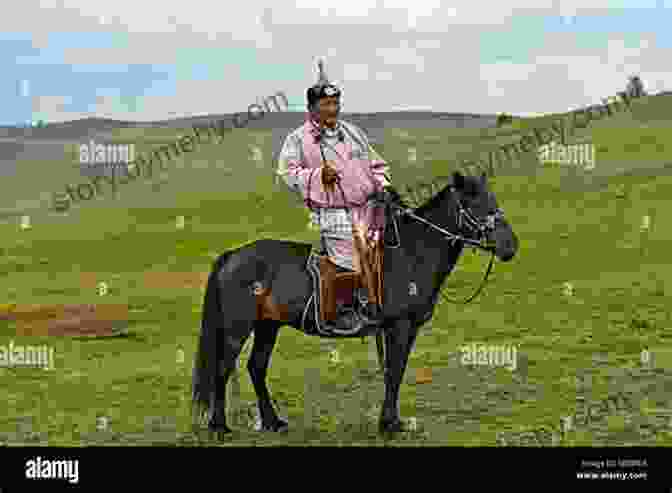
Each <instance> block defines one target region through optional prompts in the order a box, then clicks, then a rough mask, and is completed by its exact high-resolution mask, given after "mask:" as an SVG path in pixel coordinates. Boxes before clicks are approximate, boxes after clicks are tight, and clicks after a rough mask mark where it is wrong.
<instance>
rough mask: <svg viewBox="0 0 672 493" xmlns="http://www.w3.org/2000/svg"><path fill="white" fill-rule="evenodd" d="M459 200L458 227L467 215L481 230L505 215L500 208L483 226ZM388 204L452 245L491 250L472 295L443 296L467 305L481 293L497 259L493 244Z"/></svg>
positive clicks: (410, 210) (398, 213)
mask: <svg viewBox="0 0 672 493" xmlns="http://www.w3.org/2000/svg"><path fill="white" fill-rule="evenodd" d="M451 191H452V189H451ZM457 202H458V227H459V226H460V224H461V221H462V217H463V216H465V217H466V219H467V221H469V222H470V223H472V225H476V227H478V228H479V230H480V231H483V229H485V228H488V227H490V226H491V224H494V223H493V221H494V220H495V219H496V218H497V217H498V216H500V215H503V213H502V211H501V210H500V209H498V210H497V212H496V213H495V215H494V216H495V217H494V218H493V219H492V220H491V221H490V220H489V222H488V224H487V225H486V226H485V227H481V226H480V222H479V221H478V220H477V219H476V218H474V217H473V216H472V215H471V214H470V213H469V212H468V211H467V210H466V209H465V208H464V207H462V204H461V203H460V202H459V200H458V201H457ZM387 205H388V206H389V207H392V208H394V209H396V210H395V213H396V215H397V217H398V216H408V217H410V218H412V219H414V220H416V221H419V222H422V223H424V224H425V225H427V226H429V227H430V228H433V229H434V230H436V231H438V232H439V233H441V234H442V235H443V236H444V237H445V239H448V241H450V243H451V246H452V245H455V243H456V242H458V241H459V242H462V243H465V244H467V245H468V246H470V247H472V248H479V249H481V250H485V251H487V252H490V254H491V256H490V262H489V264H488V267H487V269H486V271H485V274H484V276H483V279H482V281H481V284H480V285H479V286H478V288H477V289H476V291H475V292H474V293H473V294H472V295H471V296H469V297H468V298H466V299H465V300H463V301H456V300H451V299H449V298H447V297H446V296H445V295H444V294H443V293H441V297H442V298H443V299H444V300H445V301H448V302H449V303H453V304H458V305H466V304H467V303H470V302H471V301H473V300H474V299H475V298H476V297H477V296H478V295H479V294H480V292H481V291H482V290H483V288H484V287H485V283H486V282H487V280H488V277H489V276H490V272H491V271H492V266H493V264H494V261H495V251H494V248H493V247H492V246H491V245H488V244H487V243H484V242H483V241H480V240H472V239H471V238H466V237H464V236H463V235H460V234H456V233H451V232H450V231H447V230H446V229H444V228H441V227H440V226H437V225H436V224H433V223H432V222H431V221H428V220H426V219H424V218H422V217H420V216H417V215H416V214H414V213H413V210H412V209H410V208H405V207H402V206H400V205H397V204H391V203H390V204H387ZM393 222H394V225H395V230H396V232H397V238H398V239H399V245H398V246H401V236H400V235H399V228H398V227H397V226H396V220H394V219H393ZM398 246H397V247H398ZM439 292H440V291H439Z"/></svg>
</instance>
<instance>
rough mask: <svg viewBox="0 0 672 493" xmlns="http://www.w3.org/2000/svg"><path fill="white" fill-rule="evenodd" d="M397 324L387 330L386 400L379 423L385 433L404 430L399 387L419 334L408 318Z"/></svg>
mask: <svg viewBox="0 0 672 493" xmlns="http://www.w3.org/2000/svg"><path fill="white" fill-rule="evenodd" d="M395 325H396V326H395V327H391V328H390V329H389V330H386V331H385V400H384V402H383V406H382V411H381V415H380V424H379V429H380V431H381V432H383V433H384V432H399V431H404V426H403V423H402V421H401V419H400V418H399V387H400V386H401V381H402V380H403V378H404V373H405V372H406V365H407V364H408V356H409V354H410V353H411V349H412V348H413V343H414V342H415V338H416V336H417V334H418V328H417V327H413V326H412V324H411V322H410V321H408V320H401V321H399V322H397V323H396V324H395Z"/></svg>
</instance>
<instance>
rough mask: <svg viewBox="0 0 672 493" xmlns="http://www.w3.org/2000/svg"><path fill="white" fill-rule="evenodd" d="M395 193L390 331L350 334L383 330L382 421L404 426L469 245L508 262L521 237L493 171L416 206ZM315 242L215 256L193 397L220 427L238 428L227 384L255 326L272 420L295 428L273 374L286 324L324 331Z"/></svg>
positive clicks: (264, 408) (265, 419) (261, 391)
mask: <svg viewBox="0 0 672 493" xmlns="http://www.w3.org/2000/svg"><path fill="white" fill-rule="evenodd" d="M393 196H394V197H395V201H394V203H393V204H391V208H390V209H391V210H395V211H400V213H399V214H393V215H392V214H390V215H391V216H393V217H394V219H392V221H391V222H392V223H393V225H394V227H395V229H396V233H397V236H398V240H400V241H399V242H398V244H397V245H394V246H390V245H386V247H385V250H384V257H383V258H384V267H383V268H384V283H385V284H384V286H383V302H384V305H383V314H384V323H383V326H382V329H380V328H379V329H376V330H379V331H381V332H376V330H371V331H367V332H365V333H358V334H352V335H350V336H347V337H363V336H367V335H373V334H382V337H383V338H384V341H385V350H384V357H385V377H384V378H385V399H384V402H383V405H382V412H381V416H380V422H379V427H380V430H381V431H392V432H396V431H402V430H403V429H404V426H403V424H402V421H401V419H400V417H399V412H398V400H399V387H400V385H401V382H402V379H403V376H404V372H405V371H406V365H407V362H408V357H409V354H410V352H411V350H412V348H413V344H414V342H415V338H416V336H417V333H418V329H419V327H420V326H421V325H422V324H424V323H425V322H427V321H428V320H430V319H431V317H432V316H433V313H434V308H435V305H436V302H437V298H438V296H439V293H440V289H441V286H442V284H443V282H444V280H445V279H446V277H447V276H448V275H449V274H450V272H451V271H452V269H453V268H454V266H455V264H456V263H457V261H458V259H459V257H460V255H461V253H462V251H463V249H464V248H465V246H481V247H482V248H485V249H488V250H491V251H492V252H493V253H494V254H495V255H496V256H497V258H499V259H500V260H502V261H504V262H506V261H509V260H511V259H512V258H513V257H514V255H515V254H516V252H517V250H518V239H517V237H516V235H515V234H514V232H513V230H512V229H511V226H510V225H509V224H508V222H507V221H506V220H505V218H504V215H503V212H502V211H501V209H500V208H499V206H498V203H497V200H496V197H495V195H494V193H493V192H492V191H490V190H489V187H488V182H487V178H486V176H485V175H482V176H480V177H474V176H463V175H461V174H460V173H454V174H453V183H452V184H450V185H447V186H446V187H444V188H443V189H442V190H440V191H439V192H438V193H437V194H436V195H434V196H433V197H432V198H431V199H430V200H429V201H428V202H427V203H425V204H424V205H422V206H420V207H418V208H416V209H414V210H411V209H408V208H407V207H406V205H405V204H404V203H403V201H401V199H400V198H399V196H398V194H396V193H394V194H393ZM389 225H390V221H388V227H389ZM483 245H488V246H483ZM311 248H312V246H311V245H310V244H304V243H295V242H290V241H279V240H272V239H264V240H257V241H255V242H253V243H250V244H248V245H245V246H243V247H240V248H238V249H235V250H232V251H229V252H226V253H224V254H223V255H221V256H220V257H219V258H218V259H217V261H216V262H215V263H214V266H213V268H212V272H211V273H210V277H209V278H208V283H207V287H206V292H205V300H204V304H203V320H202V325H201V335H200V340H199V344H198V352H197V356H196V362H195V367H194V375H193V401H194V404H195V405H196V406H197V407H198V408H199V409H198V413H199V415H201V416H202V415H204V414H205V413H206V411H209V412H208V413H207V414H208V420H207V421H208V426H209V428H210V429H211V430H213V431H217V432H223V433H227V432H230V431H231V430H230V428H229V427H228V426H227V424H226V399H225V395H226V385H227V382H228V380H229V377H230V376H231V374H232V372H234V371H235V368H236V360H237V358H238V356H239V355H240V352H241V350H242V348H243V345H244V343H245V341H246V340H247V338H248V337H249V335H250V334H251V333H252V332H253V331H254V345H253V347H252V353H251V355H250V358H249V361H248V365H247V368H248V371H249V373H250V377H251V379H252V384H253V385H254V389H255V392H256V394H257V398H258V406H259V414H260V417H261V422H262V428H263V429H264V430H272V431H278V430H283V429H285V428H286V427H287V423H286V422H285V421H283V420H282V419H280V418H279V417H278V415H277V413H276V411H275V409H274V408H273V404H272V401H271V397H270V395H269V392H268V388H267V387H266V373H267V371H268V367H269V363H270V358H271V353H272V352H273V348H274V346H275V342H276V339H277V336H278V332H279V330H280V328H281V327H282V326H286V325H289V326H291V327H294V328H295V329H297V330H301V331H303V332H305V333H307V334H309V335H318V336H323V335H321V334H320V333H319V332H317V331H316V330H315V324H314V322H315V321H314V320H309V321H308V322H307V323H306V322H305V320H304V313H305V312H306V311H305V308H306V304H307V302H308V300H309V299H310V297H311V295H312V294H313V284H312V281H311V277H310V274H309V271H308V269H307V259H308V257H309V255H310V252H311ZM261 293H263V297H262V301H260V294H261ZM341 337H343V336H341Z"/></svg>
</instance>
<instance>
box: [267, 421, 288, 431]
mask: <svg viewBox="0 0 672 493" xmlns="http://www.w3.org/2000/svg"><path fill="white" fill-rule="evenodd" d="M262 430H263V431H274V432H278V433H286V432H287V431H288V430H289V424H287V421H285V420H282V419H280V418H278V419H276V420H275V421H273V422H272V423H271V424H268V425H266V424H265V425H263V427H262Z"/></svg>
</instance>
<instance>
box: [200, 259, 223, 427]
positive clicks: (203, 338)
mask: <svg viewBox="0 0 672 493" xmlns="http://www.w3.org/2000/svg"><path fill="white" fill-rule="evenodd" d="M230 255H231V252H226V253H224V254H223V255H222V256H221V257H219V259H217V261H216V262H215V263H214V265H213V267H212V271H211V272H210V275H209V276H208V283H207V285H206V287H205V297H204V300H203V319H202V321H201V335H200V337H199V340H198V349H197V352H196V360H195V363H194V374H193V382H192V386H193V387H192V402H193V404H194V407H195V409H194V411H195V412H196V413H197V416H198V417H199V418H203V415H204V413H205V412H207V411H208V410H209V409H210V408H213V409H214V407H213V406H214V396H215V386H216V384H217V378H218V377H219V375H218V369H219V366H220V365H219V360H220V358H219V344H218V341H217V333H218V329H219V328H220V327H221V325H222V321H223V320H222V314H223V311H222V304H221V296H220V291H221V290H220V286H219V279H218V275H217V274H218V273H219V271H220V270H221V267H222V265H223V264H224V263H225V262H226V261H227V260H228V258H229V257H230Z"/></svg>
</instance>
